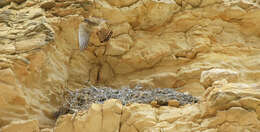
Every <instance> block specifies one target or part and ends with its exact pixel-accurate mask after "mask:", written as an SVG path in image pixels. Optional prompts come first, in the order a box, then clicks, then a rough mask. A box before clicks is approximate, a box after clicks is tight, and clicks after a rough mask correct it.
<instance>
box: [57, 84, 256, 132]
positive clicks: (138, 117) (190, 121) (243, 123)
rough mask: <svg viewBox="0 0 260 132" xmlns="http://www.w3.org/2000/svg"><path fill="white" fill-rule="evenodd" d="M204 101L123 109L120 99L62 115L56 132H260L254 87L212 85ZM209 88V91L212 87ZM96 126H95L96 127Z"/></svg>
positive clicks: (131, 106) (244, 85) (253, 85)
mask: <svg viewBox="0 0 260 132" xmlns="http://www.w3.org/2000/svg"><path fill="white" fill-rule="evenodd" d="M212 88H213V89H212V90H211V91H210V93H209V94H208V95H205V96H203V98H204V101H202V102H200V103H199V104H193V105H186V106H183V107H180V108H175V107H169V106H162V107H159V108H155V107H152V106H151V105H148V104H131V105H129V106H122V105H121V103H120V102H119V101H118V100H108V101H106V102H105V103H104V104H103V105H101V104H95V105H92V107H91V108H90V109H89V111H88V112H87V111H82V112H79V113H77V114H75V115H72V114H69V115H64V116H61V117H60V118H59V119H58V121H57V124H56V127H55V129H54V131H55V132H73V131H77V132H85V131H87V132H88V131H89V132H115V131H120V132H146V131H147V132H161V131H163V132H172V131H178V132H208V131H210V132H217V131H220V132H237V131H250V132H257V131H259V130H260V127H259V126H260V111H259V108H260V107H259V104H260V96H259V94H260V91H259V86H257V85H255V84H250V85H248V84H241V83H226V84H222V85H214V86H212ZM209 89H210V88H209ZM94 126H95V127H94Z"/></svg>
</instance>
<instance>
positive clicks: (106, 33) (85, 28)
mask: <svg viewBox="0 0 260 132" xmlns="http://www.w3.org/2000/svg"><path fill="white" fill-rule="evenodd" d="M78 31H79V32H78V36H79V38H78V40H79V49H80V51H83V50H85V49H86V48H87V47H88V43H89V39H90V36H91V35H92V34H93V33H95V32H96V35H97V37H98V39H99V41H100V42H101V43H104V42H107V41H109V39H110V38H111V36H112V34H113V32H112V30H111V29H109V26H108V25H107V22H106V20H104V19H102V18H95V17H89V18H85V19H84V20H83V21H82V22H81V23H80V24H79V29H78Z"/></svg>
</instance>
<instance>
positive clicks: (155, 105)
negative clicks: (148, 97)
mask: <svg viewBox="0 0 260 132" xmlns="http://www.w3.org/2000/svg"><path fill="white" fill-rule="evenodd" d="M151 105H152V106H153V107H160V105H158V104H157V101H155V100H154V101H152V102H151Z"/></svg>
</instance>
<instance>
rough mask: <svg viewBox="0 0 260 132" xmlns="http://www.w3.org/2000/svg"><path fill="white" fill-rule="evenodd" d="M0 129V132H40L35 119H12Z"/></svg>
mask: <svg viewBox="0 0 260 132" xmlns="http://www.w3.org/2000/svg"><path fill="white" fill-rule="evenodd" d="M0 130H1V132H17V131H21V132H40V128H39V122H38V121H37V120H21V121H14V122H12V123H10V124H9V125H7V126H5V127H3V128H2V129H0Z"/></svg>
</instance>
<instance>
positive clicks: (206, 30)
mask: <svg viewBox="0 0 260 132" xmlns="http://www.w3.org/2000/svg"><path fill="white" fill-rule="evenodd" d="M259 15H260V9H259V4H258V1H251V0H242V1H238V0H237V1H233V0H160V1H159V0H128V1H120V0H116V1H113V0H95V1H92V0H87V1H79V0H69V1H65V0H48V1H37V0H2V1H0V27H1V28H0V108H1V109H0V127H3V126H5V125H7V124H10V123H11V122H12V121H14V120H28V119H35V120H38V121H39V126H40V128H47V127H52V126H53V124H54V119H53V112H54V111H56V110H57V108H58V106H59V104H60V100H61V97H60V95H61V93H62V91H63V90H64V89H65V88H70V89H76V88H81V87H83V86H85V85H86V83H87V82H91V83H92V84H103V85H107V86H113V87H116V88H119V87H121V86H124V85H130V86H132V87H134V86H135V85H143V86H144V87H147V88H154V87H167V88H177V89H178V90H179V91H182V92H189V93H191V94H193V95H196V96H200V95H203V94H204V96H205V98H209V99H206V102H214V101H212V100H210V98H212V99H213V98H214V99H220V100H221V99H222V98H217V97H222V94H223V93H222V92H223V91H224V92H225V90H223V88H224V87H229V85H230V87H233V85H238V84H239V83H240V84H244V85H249V84H252V83H258V82H259V78H260V72H259V64H260V60H259V59H258V58H259V57H260V50H259V48H260V47H259V42H260V39H259V37H260V36H259V35H260V26H259V24H258V23H259V22H260V17H259ZM88 16H95V17H102V18H104V19H106V20H107V21H108V24H109V25H110V26H111V28H112V30H113V32H114V34H113V36H112V38H111V41H109V42H108V43H105V44H101V43H99V42H98V41H97V39H96V38H97V36H95V35H93V36H91V41H90V43H91V44H90V45H89V47H88V49H87V50H86V51H84V52H80V51H79V50H78V46H77V41H78V25H79V23H80V21H81V20H82V19H83V17H88ZM212 69H223V70H224V71H223V72H221V73H214V72H212V71H211V70H212ZM203 71H205V73H207V72H208V73H209V74H204V75H206V76H203V77H202V78H200V77H201V73H202V72H203ZM229 71H232V72H229ZM222 73H223V74H222ZM226 73H227V74H226ZM225 75H227V76H225ZM224 76H225V77H224ZM203 79H204V80H203ZM222 79H226V80H222ZM200 81H201V82H202V83H200ZM232 83H234V84H232ZM224 84H225V85H224ZM222 85H223V86H222ZM244 85H242V86H241V87H244ZM208 86H211V87H209V88H207V87H208ZM217 86H221V90H222V91H219V92H216V91H215V92H214V90H216V88H215V87H217ZM238 87H240V86H235V87H234V89H236V88H237V89H238ZM249 87H250V88H251V87H252V86H250V85H249ZM205 88H207V90H206V91H205ZM247 89H248V88H244V89H243V90H240V91H239V90H238V91H236V90H234V91H236V92H237V93H236V94H235V95H236V96H235V97H233V93H232V95H230V96H227V99H226V98H223V99H222V100H224V101H226V100H234V102H235V103H234V104H236V105H235V106H236V107H238V108H233V107H232V108H229V107H227V105H228V104H225V105H224V106H226V107H227V108H225V109H226V110H227V111H224V112H222V113H221V114H217V113H218V111H219V110H222V111H223V109H222V108H219V107H216V108H215V107H213V106H217V105H216V104H214V103H213V106H212V110H210V109H206V110H205V109H204V108H203V109H202V108H201V107H202V106H203V107H206V106H207V105H206V104H205V106H204V105H200V107H198V106H197V105H194V106H187V107H194V108H196V110H200V111H202V110H205V113H207V114H205V115H212V117H214V116H216V117H217V116H218V115H221V116H223V115H226V114H228V112H233V111H235V112H234V113H236V112H237V111H238V112H237V113H242V114H245V115H249V116H250V117H252V119H255V117H254V116H255V114H256V113H259V108H258V105H256V104H254V103H252V106H251V105H250V109H249V108H247V107H244V106H245V105H246V103H245V102H247V101H248V100H249V102H257V101H258V99H257V98H256V97H255V96H254V97H251V95H250V98H249V97H248V96H242V95H246V94H247ZM255 89H256V88H255ZM213 93H222V94H213ZM239 93H241V96H240V94H239ZM250 93H251V91H250ZM252 93H257V92H255V91H253V92H252ZM224 94H227V93H224ZM228 94H229V93H228ZM213 95H214V96H213ZM254 95H256V96H258V93H257V94H254ZM225 97H226V96H225ZM237 97H238V98H237ZM240 98H241V99H243V98H244V99H245V100H244V101H240V100H241V99H240ZM235 100H236V101H235ZM220 102H221V101H220ZM231 102H232V101H231ZM237 102H238V103H237ZM226 103H227V102H226ZM136 105H137V104H136ZM138 105H141V104H138ZM229 105H231V104H229ZM101 106H102V105H100V106H99V105H97V106H96V107H97V109H98V110H100V109H101V108H99V107H101ZM242 106H243V107H242ZM256 106H257V107H256ZM102 107H103V106H102ZM145 107H147V109H148V110H154V109H155V108H152V107H151V106H149V105H145ZM210 107H211V106H209V107H208V106H207V108H210ZM251 107H254V108H252V109H253V111H254V110H255V111H256V112H255V113H254V112H252V111H249V110H251ZM126 108H127V107H126ZM129 108H130V106H129ZM123 109H124V107H123ZM160 109H161V108H160ZM166 109H168V107H167V108H166ZM181 109H185V108H181ZM185 110H186V109H185ZM225 112H226V113H225ZM194 113H196V112H194ZM133 114H134V113H133ZM155 115H156V116H158V114H155ZM256 115H257V116H258V119H259V114H256ZM89 116H90V115H89ZM144 116H145V117H146V115H144ZM147 116H148V115H147ZM101 117H102V116H101ZM206 117H207V116H206ZM152 118H154V117H153V116H152ZM230 118H231V117H230ZM225 119H226V118H225ZM203 120H205V119H204V118H203ZM212 120H214V121H215V119H212ZM216 120H217V119H216ZM226 120H227V121H224V122H222V123H220V124H218V125H216V126H217V127H219V126H222V128H221V129H220V128H217V127H216V126H214V125H213V127H208V125H206V127H205V129H204V128H203V129H202V126H201V124H200V123H197V124H199V125H198V129H199V130H201V131H202V130H205V131H216V130H215V129H218V130H223V131H224V128H226V127H228V128H230V129H232V130H233V129H237V130H238V131H239V130H241V131H244V129H248V131H255V130H257V129H258V128H257V127H255V123H258V122H257V121H256V122H254V123H253V124H252V128H249V127H248V126H247V125H248V124H245V123H244V124H243V122H240V121H237V122H236V123H234V124H232V125H229V124H228V123H230V122H232V120H233V119H226ZM153 121H154V120H152V122H149V123H150V124H149V123H148V124H149V125H151V124H153V125H155V126H154V127H155V130H159V129H161V128H162V127H161V125H160V123H159V125H158V121H157V118H156V122H153ZM189 121H190V120H189ZM214 121H213V122H214ZM140 122H141V123H142V121H140ZM194 122H195V121H194ZM194 122H180V123H179V124H175V125H170V126H171V127H172V128H169V126H167V125H166V126H167V127H165V131H166V130H169V131H171V130H175V129H181V128H183V127H192V128H196V127H194V126H196V125H197V124H196V123H195V124H194ZM249 122H250V121H249ZM115 124H116V123H115ZM161 124H162V126H163V125H164V123H161ZM166 124H167V123H166ZM206 124H207V123H206ZM213 124H214V123H213ZM238 124H241V125H242V126H245V127H241V129H240V127H237V125H238ZM139 125H140V124H139ZM157 126H158V127H157ZM126 127H129V128H131V129H133V131H134V130H136V128H133V126H131V124H130V125H129V124H128V126H126ZM137 128H138V130H139V129H140V130H145V129H147V131H149V130H148V128H141V127H140V128H139V127H137ZM166 128H167V129H166ZM79 129H80V127H79ZM120 129H121V127H120ZM150 129H153V128H150ZM196 130H197V129H196ZM45 131H49V130H48V129H45ZM194 131H195V129H194Z"/></svg>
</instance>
